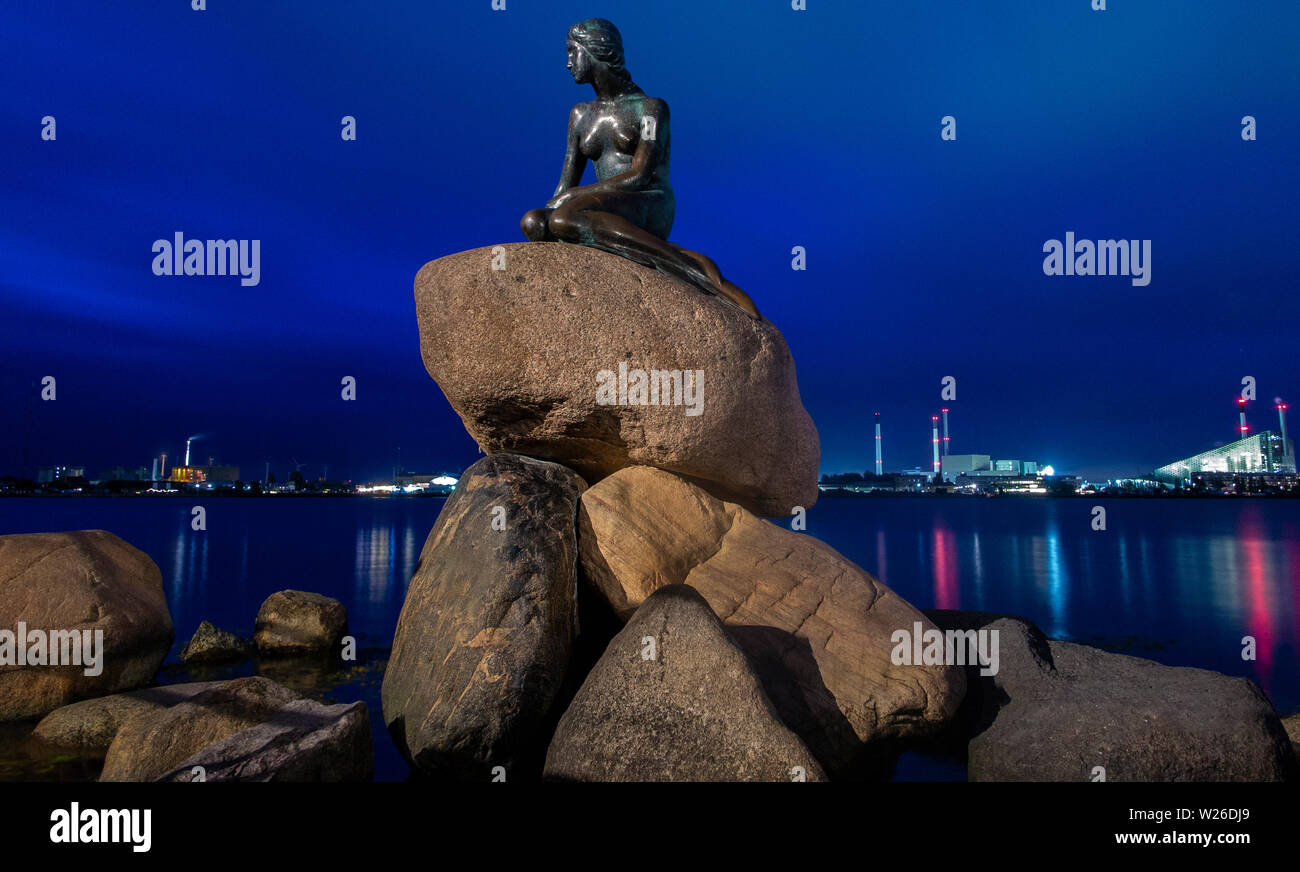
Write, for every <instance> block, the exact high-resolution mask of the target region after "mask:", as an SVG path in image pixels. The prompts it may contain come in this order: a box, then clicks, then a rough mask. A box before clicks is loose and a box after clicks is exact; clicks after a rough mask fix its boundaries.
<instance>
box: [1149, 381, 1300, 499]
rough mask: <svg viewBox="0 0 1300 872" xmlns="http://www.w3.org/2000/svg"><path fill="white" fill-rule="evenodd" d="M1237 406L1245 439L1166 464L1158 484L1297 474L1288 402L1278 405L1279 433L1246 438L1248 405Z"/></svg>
mask: <svg viewBox="0 0 1300 872" xmlns="http://www.w3.org/2000/svg"><path fill="white" fill-rule="evenodd" d="M1238 406H1239V407H1240V410H1241V412H1240V413H1241V423H1240V425H1239V427H1238V430H1239V432H1240V433H1241V434H1242V436H1243V438H1241V439H1238V440H1237V441H1235V442H1230V443H1228V444H1227V445H1222V446H1220V447H1218V448H1212V449H1210V450H1209V451H1202V452H1201V453H1200V454H1195V455H1192V456H1191V457H1187V458H1184V459H1182V460H1175V461H1174V462H1173V463H1167V464H1165V465H1164V466H1162V467H1160V468H1159V469H1157V470H1156V471H1155V479H1156V481H1159V482H1163V483H1166V484H1182V485H1190V484H1192V482H1193V481H1208V480H1210V479H1220V480H1223V481H1225V482H1228V481H1232V480H1235V479H1237V478H1238V477H1241V476H1279V475H1281V476H1286V475H1287V474H1290V475H1295V473H1296V459H1295V443H1294V442H1292V440H1291V439H1290V437H1288V436H1287V432H1286V410H1287V406H1286V403H1278V404H1277V413H1278V425H1279V431H1280V432H1274V431H1272V430H1261V431H1260V432H1259V433H1256V434H1255V435H1254V436H1247V435H1245V434H1246V432H1247V430H1246V412H1245V403H1244V402H1243V401H1240V400H1239V401H1238Z"/></svg>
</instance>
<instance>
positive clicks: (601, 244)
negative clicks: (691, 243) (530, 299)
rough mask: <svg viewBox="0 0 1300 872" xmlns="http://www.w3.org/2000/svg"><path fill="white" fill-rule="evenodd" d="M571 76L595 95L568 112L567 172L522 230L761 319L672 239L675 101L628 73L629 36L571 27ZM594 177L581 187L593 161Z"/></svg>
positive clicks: (600, 25)
mask: <svg viewBox="0 0 1300 872" xmlns="http://www.w3.org/2000/svg"><path fill="white" fill-rule="evenodd" d="M568 53H569V64H568V68H569V72H570V73H571V74H572V75H573V80H574V81H575V82H577V83H578V84H579V85H582V84H590V85H591V86H592V87H593V88H594V89H595V91H596V99H595V100H593V101H591V102H590V103H579V104H578V105H577V106H574V107H573V111H572V112H571V113H569V140H568V147H567V148H566V149H565V153H564V169H563V170H562V171H561V173H560V184H559V185H558V186H557V187H556V189H555V194H554V195H553V196H552V197H551V199H550V201H549V202H548V203H547V204H546V207H545V208H543V209H533V210H532V211H530V212H529V213H528V214H526V215H524V217H523V220H522V221H520V222H519V226H520V227H521V228H522V229H523V231H524V236H526V237H527V238H528V239H530V240H532V241H533V242H554V241H560V242H574V243H578V244H581V245H589V246H591V247H593V248H599V249H602V250H604V251H610V252H613V253H614V254H618V255H622V256H623V257H626V258H628V259H630V260H634V261H636V262H638V263H642V264H645V265H646V266H650V267H653V268H655V269H657V270H659V271H660V272H662V273H665V274H667V275H671V276H674V277H676V278H680V279H684V280H686V281H688V282H690V283H691V284H693V285H695V286H696V287H698V288H700V289H701V290H703V291H705V292H707V293H710V294H718V295H720V296H721V297H723V298H724V299H726V300H730V301H731V302H732V303H734V304H736V305H737V306H739V307H740V308H741V309H743V310H744V311H745V312H747V313H749V314H750V315H751V316H753V317H755V318H759V317H761V316H760V315H759V314H758V309H757V308H756V307H755V306H754V302H753V301H752V300H751V299H750V298H749V296H748V295H747V294H746V293H745V292H744V291H742V290H741V289H740V288H738V287H736V286H735V285H733V284H732V283H731V282H729V281H727V280H726V279H724V278H723V277H722V274H721V272H719V271H718V266H717V264H715V263H714V262H713V261H712V260H710V259H709V258H708V257H705V256H704V255H702V254H699V253H697V252H694V251H687V250H686V249H684V248H682V247H681V246H679V245H675V244H674V243H671V242H669V241H668V233H669V231H670V230H672V226H673V213H674V211H675V207H676V201H675V200H674V198H673V186H672V184H671V183H670V182H669V180H668V157H669V152H670V150H671V145H672V136H671V134H670V133H669V127H668V104H667V103H665V102H664V101H663V100H660V99H657V98H655V97H647V96H646V94H645V92H644V91H642V90H641V89H640V88H639V87H637V85H636V83H635V82H633V81H632V76H631V74H630V73H628V71H627V69H626V67H624V65H623V64H624V61H623V37H622V35H621V34H620V33H619V32H618V28H616V27H615V26H614V25H613V24H611V23H610V22H608V21H606V20H605V19H603V18H589V19H587V20H586V21H582V22H579V23H578V24H575V25H573V27H571V28H569V39H568ZM589 159H590V160H591V161H593V162H594V163H595V169H596V181H595V182H594V183H592V184H590V185H582V184H579V183H580V182H581V181H582V173H583V170H585V169H586V167H587V161H588V160H589Z"/></svg>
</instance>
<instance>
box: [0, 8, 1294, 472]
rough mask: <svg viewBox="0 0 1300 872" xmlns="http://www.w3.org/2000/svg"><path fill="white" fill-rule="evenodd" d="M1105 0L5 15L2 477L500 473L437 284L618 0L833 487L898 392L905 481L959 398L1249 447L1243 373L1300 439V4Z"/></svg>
mask: <svg viewBox="0 0 1300 872" xmlns="http://www.w3.org/2000/svg"><path fill="white" fill-rule="evenodd" d="M1108 5H1109V6H1110V7H1111V8H1110V9H1109V10H1108V11H1105V12H1094V11H1092V10H1091V8H1090V3H1089V0H1020V2H970V0H949V2H927V0H909V2H906V3H899V2H884V0H880V2H871V0H841V2H836V0H808V7H809V8H808V10H807V11H803V12H796V11H792V10H791V8H790V4H789V3H788V2H786V0H767V2H758V0H736V2H707V0H653V2H646V0H640V2H618V0H606V2H601V3H590V2H581V3H571V2H556V0H546V2H541V0H535V2H526V0H508V8H507V11H505V12H494V11H492V9H491V4H490V0H464V2H459V0H458V2H429V0H383V2H376V3H357V2H343V0H338V2H325V0H322V2H308V0H292V2H290V0H285V2H275V0H209V2H208V6H209V9H208V11H206V12H194V11H192V10H191V9H190V3H189V0H142V2H133V3H129V4H117V3H105V2H103V0H80V2H71V0H5V2H4V9H3V11H2V12H0V28H3V32H4V44H5V50H4V52H3V53H0V89H2V90H0V93H2V94H3V96H2V97H0V158H2V160H3V171H4V183H3V184H2V185H0V215H2V217H0V404H2V405H0V408H2V409H3V412H2V413H0V414H3V426H0V474H4V473H21V472H23V471H24V470H23V462H24V450H25V449H24V446H25V445H30V453H29V455H28V460H29V465H30V467H33V468H34V467H36V466H44V465H53V464H56V463H69V464H72V463H75V464H84V465H86V466H87V467H88V473H89V474H90V475H91V477H97V476H98V475H100V474H101V473H102V472H104V471H106V470H107V468H109V467H112V466H117V465H123V466H128V467H135V466H148V465H149V462H150V458H151V457H152V456H154V455H156V454H157V453H158V452H160V451H167V452H168V453H169V455H170V457H171V459H172V460H173V461H174V460H175V459H177V456H178V454H179V453H181V452H183V450H184V440H185V437H186V436H187V435H190V434H195V433H203V434H207V435H206V436H205V438H204V439H202V440H200V441H199V442H198V443H196V445H195V452H196V457H197V458H198V460H199V461H201V462H206V460H207V458H208V457H209V456H214V457H215V458H216V459H217V461H218V462H222V461H224V462H227V463H233V464H238V465H240V466H241V467H243V468H244V473H243V474H244V477H245V478H254V477H261V475H262V470H263V463H264V462H266V461H270V462H271V464H272V466H271V468H272V470H273V471H274V472H276V473H277V474H278V475H279V476H280V477H281V478H282V479H283V478H284V477H285V476H287V473H288V472H289V471H290V470H291V469H292V465H291V460H292V459H296V460H297V461H298V462H299V463H302V464H305V467H304V469H303V472H304V474H306V475H307V476H308V477H309V478H315V477H318V476H320V475H321V474H323V472H324V468H325V466H326V465H328V467H329V473H330V477H331V478H345V477H346V478H354V479H364V478H370V477H377V476H380V475H387V474H388V473H390V472H391V470H392V467H393V466H394V465H395V464H396V463H397V462H398V450H399V447H400V452H401V455H400V456H401V462H402V465H403V466H405V467H407V468H410V469H415V470H418V471H431V472H436V471H445V470H449V471H453V472H457V471H459V470H460V469H461V468H463V467H464V466H465V465H468V464H469V463H471V462H473V460H474V459H475V458H476V457H477V456H478V451H477V448H476V447H475V445H474V443H473V442H472V441H471V440H470V438H469V437H468V435H467V434H466V433H465V431H464V429H463V427H462V426H461V424H460V422H459V419H458V418H457V417H456V416H455V414H454V413H453V412H452V411H451V409H450V407H449V406H448V404H447V403H446V401H445V400H444V399H443V397H442V395H441V392H440V391H439V390H438V388H437V387H436V386H435V385H434V384H433V382H432V381H431V380H430V379H429V378H428V376H427V375H426V373H425V371H424V367H423V365H422V363H421V361H420V356H419V348H418V342H417V328H416V323H415V317H414V303H413V299H412V280H413V278H414V276H415V273H416V271H417V270H418V269H419V267H420V266H421V265H422V264H424V263H425V262H426V261H429V260H432V259H434V258H436V257H440V256H442V255H445V254H449V253H452V252H455V251H459V250H463V249H467V248H475V247H479V246H484V245H492V244H496V243H501V242H514V241H522V236H521V235H520V233H519V229H518V222H519V218H520V216H521V215H522V214H523V213H524V212H525V211H526V210H527V209H530V208H533V207H538V206H541V205H543V204H544V202H545V201H546V199H547V198H548V197H549V196H550V194H551V192H552V191H553V189H554V187H555V184H556V181H557V178H558V174H559V171H560V165H561V159H562V156H563V147H564V138H565V124H566V122H567V118H568V112H569V108H570V107H571V106H572V105H573V104H574V103H576V102H579V101H584V100H589V99H591V96H592V94H591V90H590V88H588V87H586V86H581V87H580V86H577V85H575V84H574V83H573V82H572V80H571V79H570V77H569V75H568V73H567V72H566V71H565V68H564V65H565V53H564V48H565V45H564V43H565V34H566V31H567V28H568V27H569V25H571V24H572V23H574V22H575V21H578V20H581V19H584V18H587V17H590V16H593V15H599V16H602V17H606V18H609V19H611V20H613V21H614V22H615V24H617V25H618V27H619V28H620V29H621V30H622V32H623V35H624V38H625V42H626V49H627V59H628V68H629V70H630V71H631V72H632V74H633V77H634V78H635V80H636V82H637V83H638V84H639V85H641V86H642V87H643V88H644V89H645V90H646V92H647V93H649V94H650V95H652V96H658V97H662V98H664V99H666V100H667V101H668V102H669V104H670V105H671V107H672V118H673V122H672V123H673V155H672V157H673V166H672V174H673V183H674V186H675V188H676V192H677V220H676V224H675V226H674V230H673V236H672V238H673V240H674V241H676V242H678V243H680V244H682V245H685V246H686V247H688V248H694V249H696V250H701V251H704V252H707V253H709V254H710V255H711V256H713V257H714V259H715V260H717V262H718V263H719V265H720V266H721V267H722V270H723V272H724V274H726V275H727V276H728V277H729V278H730V279H732V280H733V281H735V282H736V283H737V284H738V285H740V286H741V287H742V288H744V289H745V290H746V291H747V292H748V293H749V294H750V295H751V296H752V297H753V298H754V300H755V301H756V302H757V304H758V306H759V308H760V309H761V310H762V311H763V313H764V315H765V316H766V317H768V318H769V319H771V320H772V321H773V322H775V323H776V324H777V325H778V326H779V327H780V328H781V330H782V331H783V332H784V334H785V336H786V339H787V341H788V342H789V344H790V347H791V350H792V352H793V354H794V357H795V361H796V363H797V366H798V377H799V386H800V390H801V392H802V395H803V399H804V403H805V405H806V406H807V408H808V410H809V412H810V413H811V415H812V417H813V420H814V421H815V422H816V424H817V427H818V430H819V432H820V435H821V443H822V470H823V471H825V472H837V471H848V470H857V471H861V470H865V469H867V468H869V467H870V466H871V464H872V457H873V454H872V453H873V450H874V448H873V441H872V438H871V424H872V413H873V412H875V411H880V412H881V413H882V420H883V422H884V427H885V462H886V467H887V468H892V469H898V468H904V467H912V466H917V465H926V464H928V461H929V451H930V448H929V439H930V433H929V416H930V415H932V414H934V413H935V412H936V411H937V410H938V408H939V407H940V406H941V405H947V406H948V407H949V408H950V409H951V410H952V412H951V416H952V428H953V440H952V450H953V452H954V453H966V452H978V453H986V454H993V455H997V456H999V457H1013V458H1021V459H1035V460H1038V461H1040V462H1045V463H1051V464H1053V465H1054V466H1055V467H1056V469H1057V470H1058V471H1060V472H1074V473H1081V474H1084V475H1089V476H1094V477H1105V476H1109V475H1132V474H1134V473H1136V472H1138V471H1140V470H1144V469H1145V470H1149V469H1150V468H1152V467H1153V466H1155V465H1158V464H1161V463H1165V462H1168V461H1171V460H1173V459H1175V458H1178V457H1183V456H1186V455H1189V454H1192V453H1194V452H1197V451H1201V450H1205V449H1208V448H1210V447H1211V446H1212V445H1214V444H1215V443H1218V442H1223V441H1227V440H1230V439H1231V438H1232V437H1233V432H1234V427H1235V425H1236V418H1235V406H1234V400H1235V397H1236V395H1237V392H1238V391H1239V390H1240V386H1241V379H1242V377H1243V376H1253V377H1255V378H1256V379H1257V381H1258V393H1259V398H1260V402H1258V403H1255V404H1252V407H1251V410H1250V413H1251V418H1252V425H1253V426H1252V429H1255V428H1258V427H1260V426H1265V425H1267V426H1275V416H1274V414H1273V411H1272V399H1273V397H1275V396H1281V397H1283V398H1287V399H1289V400H1290V401H1291V402H1293V403H1297V402H1300V355H1298V354H1297V347H1298V343H1297V341H1296V333H1295V328H1296V325H1297V315H1300V296H1298V295H1297V293H1296V291H1297V286H1298V285H1297V274H1298V273H1300V270H1298V269H1297V268H1298V267H1300V245H1297V244H1296V240H1295V233H1296V231H1297V226H1298V223H1300V222H1297V220H1296V209H1297V203H1298V202H1300V168H1298V165H1297V160H1296V157H1297V142H1300V52H1297V51H1296V44H1297V37H1298V36H1300V4H1297V3H1295V2H1293V0H1279V2H1250V3H1229V2H1223V0H1177V2H1174V0H1169V2H1151V0H1143V2H1135V0H1110V2H1109V3H1108ZM46 115H52V116H54V117H55V118H56V123H57V140H55V141H53V142H47V141H43V140H42V138H41V119H42V117H44V116H46ZM344 115H352V116H355V117H356V119H357V134H358V138H357V141H355V142H345V141H343V140H342V139H341V138H340V135H339V132H340V119H341V118H342V116H344ZM945 115H953V116H955V117H956V119H957V140H956V141H954V142H945V141H942V140H941V139H940V135H939V134H940V119H941V118H942V117H943V116H945ZM1244 115H1253V116H1255V118H1256V119H1257V123H1258V140H1257V141H1254V142H1245V141H1243V140H1242V137H1241V129H1242V128H1241V119H1242V116H1244ZM588 172H589V173H590V169H589V170H588ZM176 231H182V232H184V233H185V234H186V236H187V237H190V238H199V239H213V238H239V239H260V240H261V273H262V275H261V283H260V285H258V286H256V287H242V286H241V285H240V282H239V280H238V278H237V277H236V278H232V277H205V278H194V277H191V278H177V277H156V276H154V275H153V274H152V271H151V268H150V267H151V264H152V262H153V253H152V251H151V246H152V244H153V241H154V240H155V239H159V238H167V239H170V238H171V236H172V234H173V233H174V232H176ZM1067 231H1073V232H1074V233H1075V234H1076V236H1077V237H1078V238H1081V239H1090V240H1095V239H1108V238H1125V239H1150V240H1152V254H1153V264H1152V280H1151V282H1150V284H1149V285H1147V286H1145V287H1135V286H1133V285H1132V284H1131V283H1130V280H1129V279H1128V278H1125V277H1048V276H1046V275H1044V274H1043V269H1042V263H1043V258H1044V254H1043V250H1042V247H1043V243H1044V242H1045V241H1046V240H1049V239H1063V238H1064V236H1065V234H1066V232H1067ZM796 245H802V246H805V247H806V249H807V252H808V254H807V262H808V269H807V271H805V272H794V271H792V270H791V269H790V261H791V248H792V247H793V246H796ZM47 375H52V376H54V377H56V378H57V390H58V394H57V396H58V398H57V400H56V401H54V402H42V401H40V400H39V398H38V393H39V389H40V387H39V383H40V380H41V378H42V377H44V376H47ZM349 375H350V376H354V377H355V378H356V379H357V390H358V399H357V401H356V402H353V403H348V402H343V401H342V400H341V399H340V390H341V387H340V380H341V379H342V378H343V377H344V376H349ZM949 375H951V376H954V377H955V378H956V379H957V398H956V400H955V401H952V402H948V403H941V402H940V398H939V389H940V380H941V379H942V378H943V377H944V376H949ZM1297 426H1300V421H1298V422H1297Z"/></svg>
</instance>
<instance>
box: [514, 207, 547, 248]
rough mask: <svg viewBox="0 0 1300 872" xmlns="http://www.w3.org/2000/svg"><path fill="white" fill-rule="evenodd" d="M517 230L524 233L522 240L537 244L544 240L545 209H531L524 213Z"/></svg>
mask: <svg viewBox="0 0 1300 872" xmlns="http://www.w3.org/2000/svg"><path fill="white" fill-rule="evenodd" d="M519 229H520V230H522V231H523V232H524V238H525V239H530V240H532V241H534V242H539V241H541V240H543V239H545V238H546V229H547V220H546V210H545V209H533V210H532V211H530V212H527V213H525V215H524V217H523V218H522V219H520V221H519Z"/></svg>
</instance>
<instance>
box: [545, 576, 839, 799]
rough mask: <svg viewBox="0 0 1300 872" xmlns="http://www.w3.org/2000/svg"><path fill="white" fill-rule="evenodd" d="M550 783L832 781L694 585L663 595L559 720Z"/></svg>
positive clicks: (622, 635)
mask: <svg viewBox="0 0 1300 872" xmlns="http://www.w3.org/2000/svg"><path fill="white" fill-rule="evenodd" d="M650 646H653V650H651V647H650ZM651 655H653V656H651ZM545 775H546V778H547V779H548V780H554V781H824V780H825V774H824V773H823V771H822V768H821V765H820V764H819V763H818V762H817V760H816V759H815V758H814V757H813V755H812V753H811V752H810V751H809V750H808V748H807V746H806V745H804V743H803V742H802V741H800V740H799V737H798V736H796V735H795V734H794V733H793V732H791V731H790V730H789V729H788V728H787V727H786V726H785V725H784V724H783V723H782V722H781V719H780V718H779V717H778V716H777V713H776V709H775V708H774V707H773V705H772V702H771V700H770V699H768V696H767V694H766V693H765V692H764V690H763V685H762V682H760V681H759V679H758V676H757V675H755V674H754V671H753V668H752V667H751V665H750V663H749V661H748V660H747V659H746V657H745V655H744V654H743V653H742V652H741V650H740V648H739V647H737V646H736V644H735V643H734V642H733V641H732V640H731V638H730V637H729V636H728V635H727V632H726V631H725V630H724V628H723V626H722V623H721V622H720V621H719V620H718V618H717V616H716V615H714V613H713V612H712V611H711V610H710V609H709V605H708V603H707V602H705V600H704V598H703V597H702V596H700V595H699V594H698V593H697V592H696V591H694V590H693V589H691V588H690V587H687V586H686V585H671V586H669V587H664V588H660V589H659V590H657V591H655V592H654V593H653V594H651V595H650V596H649V597H648V598H647V599H646V600H645V602H644V603H642V604H641V606H640V608H638V609H637V611H636V613H635V614H634V615H633V616H632V619H631V620H630V621H628V623H627V625H626V626H625V627H624V628H623V629H622V630H621V631H620V632H619V633H618V635H616V636H615V637H614V639H613V641H611V642H610V644H609V647H608V648H607V649H606V651H605V654H604V655H603V656H602V657H601V658H600V660H599V661H598V662H597V663H596V666H595V668H594V669H592V671H591V673H590V674H588V676H587V680H586V681H584V682H583V684H582V687H581V689H580V690H579V691H578V694H577V696H576V697H575V698H574V700H573V702H572V703H571V704H570V705H569V707H568V709H567V710H566V711H565V713H564V716H563V717H562V718H561V719H560V723H559V726H558V727H557V729H556V731H555V737H554V738H553V739H552V741H551V746H550V749H549V750H548V752H547V755H546V770H545Z"/></svg>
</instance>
